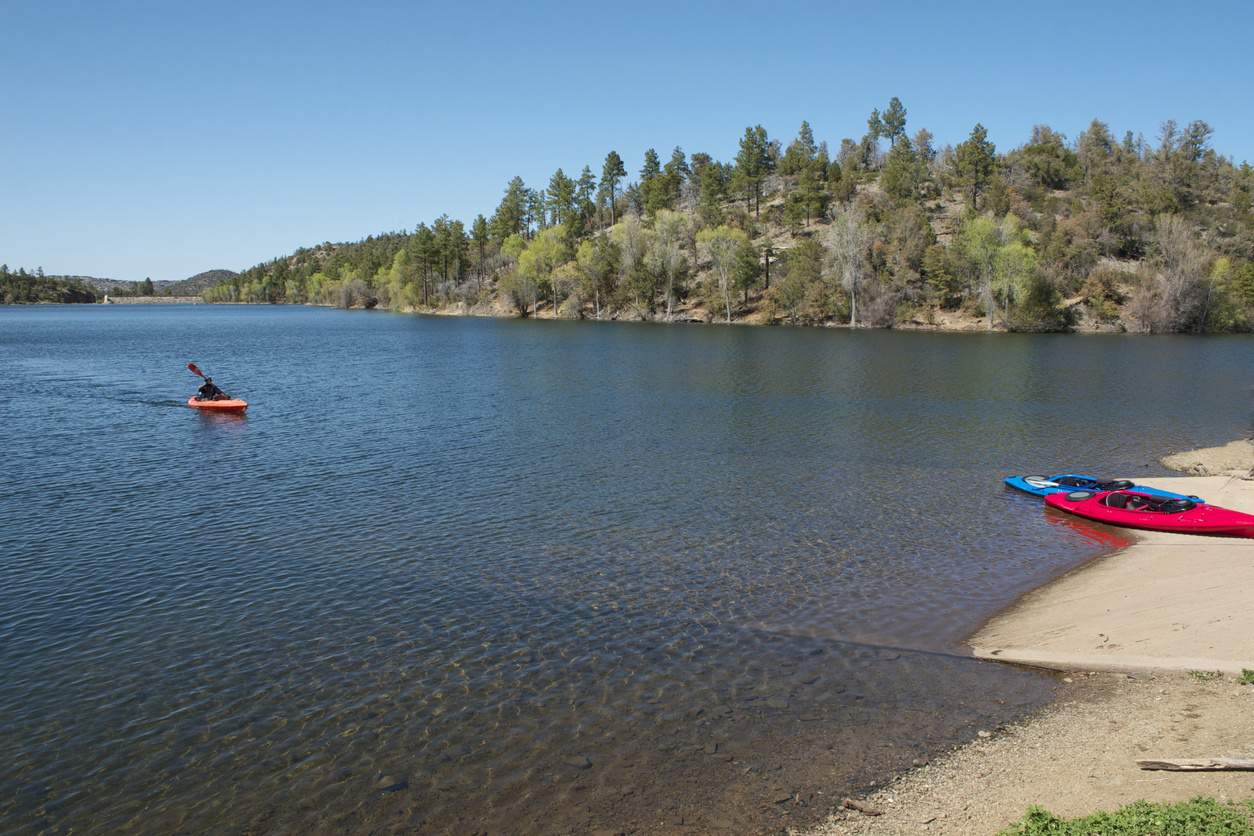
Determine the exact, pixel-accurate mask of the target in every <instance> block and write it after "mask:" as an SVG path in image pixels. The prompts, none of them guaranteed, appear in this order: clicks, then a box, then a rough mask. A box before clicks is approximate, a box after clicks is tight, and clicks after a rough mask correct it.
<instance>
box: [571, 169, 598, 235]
mask: <svg viewBox="0 0 1254 836" xmlns="http://www.w3.org/2000/svg"><path fill="white" fill-rule="evenodd" d="M596 191H597V179H596V177H594V176H593V174H592V169H591V168H589V167H588V166H586V165H585V166H584V167H583V171H581V172H579V180H578V181H577V182H576V183H575V205H576V207H577V208H578V210H579V213H580V214H581V215H582V216H583V219H584V222H585V224H587V223H590V222H591V221H592V215H593V213H594V212H596V203H595V202H594V201H595V199H596Z"/></svg>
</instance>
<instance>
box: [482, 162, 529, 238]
mask: <svg viewBox="0 0 1254 836" xmlns="http://www.w3.org/2000/svg"><path fill="white" fill-rule="evenodd" d="M526 216H527V187H526V185H524V184H523V180H522V178H521V177H515V178H514V179H513V180H510V181H509V185H507V186H506V187H505V197H503V198H501V202H500V204H499V205H498V206H497V207H496V212H494V213H493V214H492V221H491V227H492V237H493V238H494V239H495V240H496V241H497V242H498V243H499V242H501V241H504V240H505V239H506V238H508V237H509V236H511V235H521V234H522V233H523V232H524V230H525V228H524V226H523V224H524V219H525V218H526Z"/></svg>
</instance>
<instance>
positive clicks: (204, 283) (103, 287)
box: [48, 269, 237, 296]
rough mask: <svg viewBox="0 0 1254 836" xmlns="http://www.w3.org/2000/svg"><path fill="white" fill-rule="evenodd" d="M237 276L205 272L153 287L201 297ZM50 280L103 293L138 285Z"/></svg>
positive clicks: (162, 291)
mask: <svg viewBox="0 0 1254 836" xmlns="http://www.w3.org/2000/svg"><path fill="white" fill-rule="evenodd" d="M235 275H237V274H236V273H235V271H234V270H221V269H218V270H205V271H204V272H203V273H197V274H196V275H194V276H188V277H187V278H186V279H178V280H173V279H162V280H160V281H154V282H153V283H152V286H153V288H155V289H156V291H157V293H159V294H161V295H163V296H199V295H200V294H201V292H203V291H204V289H205V288H207V287H213V286H214V285H215V284H218V283H219V282H224V281H227V280H228V279H231V278H233V277H234V276H235ZM48 278H50V279H56V280H58V281H66V282H81V283H82V284H85V285H87V286H89V287H91V288H94V289H95V290H98V291H100V292H102V293H113V292H114V291H116V290H119V289H121V290H123V291H130V290H131V289H133V288H134V286H135V284H136V283H135V282H128V281H123V280H121V279H102V278H99V277H97V276H49V277H48Z"/></svg>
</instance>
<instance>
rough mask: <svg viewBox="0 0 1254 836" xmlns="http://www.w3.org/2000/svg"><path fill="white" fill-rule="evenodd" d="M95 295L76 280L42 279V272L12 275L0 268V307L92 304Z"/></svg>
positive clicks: (94, 292) (84, 284)
mask: <svg viewBox="0 0 1254 836" xmlns="http://www.w3.org/2000/svg"><path fill="white" fill-rule="evenodd" d="M96 298H97V296H96V291H95V289H94V288H92V287H91V286H90V285H88V284H86V283H84V282H82V281H78V280H77V279H67V278H64V277H60V276H45V275H44V271H43V270H42V269H38V270H36V271H35V272H34V273H28V272H26V270H25V269H18V270H17V271H16V272H14V271H12V270H10V269H9V265H7V264H0V304H2V305H29V304H35V303H38V302H95V301H96Z"/></svg>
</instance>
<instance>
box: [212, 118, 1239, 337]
mask: <svg viewBox="0 0 1254 836" xmlns="http://www.w3.org/2000/svg"><path fill="white" fill-rule="evenodd" d="M906 126H907V113H906V109H905V107H904V106H903V105H902V103H901V102H900V101H899V100H897V99H896V98H894V99H892V100H891V101H890V102H889V104H888V106H887V107H886V108H885V110H884V112H883V113H880V112H879V111H873V112H872V113H871V115H870V118H869V119H868V121H867V131H866V133H865V134H864V135H863V136H862V137H861V138H860V139H856V140H855V139H842V140H841V141H840V142H839V145H838V146H837V147H836V149H835V151H834V152H833V150H832V149H831V148H829V146H828V145H827V143H826V142H817V141H816V140H815V138H814V135H813V133H812V131H811V129H810V126H809V125H808V124H807V123H804V122H803V123H802V124H801V127H800V130H799V131H798V133H797V135H796V137H795V138H792V139H791V140H790V141H788V142H787V143H786V144H785V143H783V142H780V141H778V140H774V139H772V138H770V137H769V136H768V135H767V132H766V130H765V129H764V128H762V127H761V126H754V127H749V128H746V129H745V132H744V135H743V137H742V138H741V140H740V147H739V153H738V154H737V155H736V158H735V159H734V160H731V161H719V160H715V159H713V158H712V157H711V156H710V155H708V154H704V153H695V154H692V155H690V156H689V155H687V154H685V152H684V151H683V150H682V149H681V148H675V149H674V150H673V151H672V152H671V154H670V157H669V159H667V160H665V161H663V159H662V158H661V157H660V156H659V155H658V153H657V152H656V151H655V150H654V149H648V150H647V151H646V152H645V154H644V161H643V165H642V167H641V168H640V170H639V175H638V177H636V178H634V179H633V178H629V177H628V174H627V170H626V166H625V165H624V162H623V160H622V158H621V157H620V156H619V154H618V153H616V152H614V151H611V152H610V153H609V154H608V155H607V156H606V158H605V160H604V163H603V164H602V165H601V166H600V172H599V176H598V175H597V174H596V173H594V171H593V169H592V168H591V167H590V166H587V165H585V166H583V168H582V171H580V173H579V174H578V175H577V176H570V175H568V174H566V172H565V171H564V170H562V169H559V170H558V171H556V172H555V173H554V174H553V176H552V178H551V179H550V180H549V182H548V184H547V186H528V185H527V184H525V183H524V182H523V181H522V179H521V178H517V177H515V178H514V179H513V180H511V181H510V182H509V183H508V184H507V186H506V187H505V193H504V196H503V197H502V199H501V201H500V204H499V205H498V206H497V207H496V210H495V211H494V212H493V213H492V214H491V216H490V217H488V216H485V215H482V214H481V215H478V216H477V217H475V218H474V219H473V220H472V221H470V222H469V224H467V223H464V222H463V221H461V220H455V219H452V218H449V217H448V216H447V215H442V216H440V217H439V218H436V219H435V220H434V221H432V222H431V223H429V224H428V223H420V224H419V225H418V226H417V228H416V229H415V230H414V231H412V232H408V231H405V232H391V233H385V234H381V235H375V236H371V237H369V238H367V239H365V240H363V241H359V242H356V243H351V244H331V243H324V244H321V245H318V246H315V247H310V248H307V249H301V250H298V251H297V252H295V253H293V254H292V255H290V256H287V257H283V258H279V259H276V260H274V261H271V262H268V263H266V264H262V265H259V266H257V267H254V268H252V269H250V270H247V271H245V272H244V273H241V274H239V275H237V276H233V277H231V278H230V279H229V280H228V281H226V282H223V283H221V284H219V285H217V286H216V287H213V288H210V289H209V290H207V291H206V292H205V296H206V298H208V299H209V300H211V301H243V302H294V303H315V304H332V305H340V306H363V305H364V306H368V307H369V306H374V305H381V306H383V307H388V308H393V309H397V310H436V309H454V310H457V311H461V312H482V313H504V312H513V313H515V314H517V315H519V316H560V317H571V318H597V319H610V318H615V319H621V318H630V319H654V320H663V321H674V320H680V319H682V320H702V321H711V320H715V321H729V322H730V321H742V320H743V321H752V322H761V323H778V322H789V323H801V324H816V325H817V324H850V325H854V326H872V327H894V326H900V325H905V324H909V325H913V326H923V327H926V326H930V325H938V326H948V327H980V328H989V329H992V328H1004V329H1009V330H1066V329H1071V328H1082V329H1106V330H1128V331H1135V332H1154V333H1168V332H1188V333H1202V332H1225V331H1246V330H1250V329H1251V328H1254V212H1252V211H1251V193H1252V191H1254V172H1252V171H1251V168H1250V166H1249V164H1248V163H1242V164H1241V165H1237V164H1235V163H1234V162H1233V161H1232V160H1231V159H1228V158H1225V157H1224V156H1222V155H1220V154H1219V153H1218V152H1216V151H1215V150H1214V149H1213V148H1212V147H1211V134H1212V131H1211V128H1210V127H1209V126H1208V125H1207V124H1206V123H1205V122H1200V121H1196V122H1192V123H1190V124H1189V125H1187V126H1185V127H1180V126H1179V125H1177V124H1176V123H1175V122H1171V121H1169V122H1166V123H1164V124H1163V125H1162V127H1161V130H1160V132H1159V135H1158V136H1157V138H1156V140H1155V142H1154V143H1152V144H1151V143H1149V142H1147V141H1146V140H1145V139H1144V138H1143V137H1141V136H1134V135H1133V134H1132V133H1131V132H1127V133H1125V134H1124V135H1123V136H1122V137H1117V136H1116V135H1115V134H1114V133H1112V131H1111V130H1110V128H1109V127H1108V126H1107V125H1105V124H1104V123H1102V122H1100V121H1094V122H1093V123H1092V124H1091V125H1090V126H1089V127H1088V128H1087V129H1086V130H1085V131H1083V132H1082V133H1081V134H1080V135H1079V136H1078V137H1076V138H1075V139H1074V140H1068V139H1067V138H1066V137H1064V136H1063V135H1062V134H1060V133H1058V132H1056V131H1054V130H1052V129H1050V128H1048V127H1045V126H1037V127H1036V128H1034V129H1033V131H1032V135H1031V136H1030V137H1029V138H1028V139H1027V141H1026V142H1025V143H1024V144H1023V145H1021V146H1019V147H1017V148H1013V149H1010V150H1008V151H1005V152H999V151H998V150H997V149H996V148H995V147H994V145H993V143H992V142H990V141H989V140H988V137H987V133H986V131H985V129H984V128H983V127H982V126H981V125H978V124H977V125H976V126H975V127H974V128H973V129H972V130H971V133H970V136H969V137H968V138H967V139H966V141H964V142H962V143H961V144H959V145H958V146H957V147H945V148H941V149H937V148H935V147H934V144H933V140H932V136H931V134H930V133H929V132H928V131H927V130H926V129H922V130H917V131H915V132H914V133H913V134H910V133H909V132H908V131H907V129H906ZM572 170H573V169H572Z"/></svg>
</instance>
